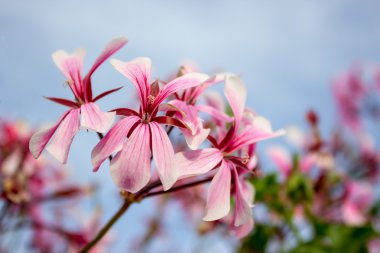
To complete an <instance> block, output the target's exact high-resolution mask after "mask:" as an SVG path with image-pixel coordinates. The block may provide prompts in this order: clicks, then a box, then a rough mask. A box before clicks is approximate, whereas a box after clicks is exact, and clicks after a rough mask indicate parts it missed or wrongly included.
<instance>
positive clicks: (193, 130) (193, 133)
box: [168, 67, 233, 150]
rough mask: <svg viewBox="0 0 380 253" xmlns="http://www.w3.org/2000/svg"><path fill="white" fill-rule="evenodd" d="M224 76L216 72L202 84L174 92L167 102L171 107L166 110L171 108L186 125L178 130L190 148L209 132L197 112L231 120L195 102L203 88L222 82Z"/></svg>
mask: <svg viewBox="0 0 380 253" xmlns="http://www.w3.org/2000/svg"><path fill="white" fill-rule="evenodd" d="M181 70H182V73H183V74H185V73H191V72H192V70H191V69H188V68H185V67H182V69H181ZM224 76H225V75H224V74H216V75H214V76H213V77H211V78H210V79H208V80H207V81H205V82H204V83H203V84H202V85H199V86H196V87H193V88H191V89H186V90H184V91H183V92H182V94H178V93H175V94H174V95H175V97H176V99H174V100H172V101H170V102H169V104H170V105H171V106H172V108H170V107H169V108H168V110H173V111H174V112H175V113H174V116H175V117H176V118H178V119H180V120H181V121H183V122H184V123H186V125H187V126H188V128H181V129H180V130H181V132H182V133H183V135H184V137H185V140H186V143H187V145H188V146H189V148H190V149H193V150H195V149H198V148H199V146H200V145H201V144H202V143H203V142H204V141H205V140H206V138H207V136H208V135H209V133H210V129H208V128H204V127H203V120H202V119H201V118H200V117H199V116H198V112H205V113H207V114H209V115H211V116H213V117H214V118H215V119H218V120H222V121H223V123H226V122H232V121H233V119H232V118H231V117H229V116H227V115H226V114H224V113H223V112H221V111H219V110H216V109H215V108H213V107H212V106H209V105H197V104H196V103H197V101H198V99H199V97H200V95H201V94H202V93H203V92H204V90H205V89H207V88H208V87H210V86H212V85H214V84H217V83H219V82H222V81H223V80H224Z"/></svg>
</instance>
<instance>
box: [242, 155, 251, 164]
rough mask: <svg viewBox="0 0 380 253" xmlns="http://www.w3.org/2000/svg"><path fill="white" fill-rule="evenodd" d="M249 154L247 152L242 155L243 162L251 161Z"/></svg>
mask: <svg viewBox="0 0 380 253" xmlns="http://www.w3.org/2000/svg"><path fill="white" fill-rule="evenodd" d="M249 158H250V157H249V155H248V154H245V155H243V156H242V157H241V159H242V160H241V162H242V163H243V164H247V163H248V162H249Z"/></svg>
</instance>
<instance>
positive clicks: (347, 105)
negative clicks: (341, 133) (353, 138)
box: [333, 68, 366, 132]
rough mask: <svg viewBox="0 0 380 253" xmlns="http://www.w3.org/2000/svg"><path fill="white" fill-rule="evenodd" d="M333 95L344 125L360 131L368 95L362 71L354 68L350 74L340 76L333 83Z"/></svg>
mask: <svg viewBox="0 0 380 253" xmlns="http://www.w3.org/2000/svg"><path fill="white" fill-rule="evenodd" d="M333 94H334V97H335V100H336V104H337V107H338V113H339V116H340V118H341V120H342V121H343V123H344V124H345V125H347V126H348V127H349V128H350V129H351V130H352V131H354V132H357V131H359V130H360V129H361V128H362V122H361V119H360V118H361V117H360V110H361V104H362V99H363V97H364V95H365V94H366V87H365V85H364V82H363V81H362V80H361V70H360V69H359V68H353V69H352V70H351V71H350V72H348V73H345V74H342V75H340V76H338V78H336V80H335V81H334V83H333Z"/></svg>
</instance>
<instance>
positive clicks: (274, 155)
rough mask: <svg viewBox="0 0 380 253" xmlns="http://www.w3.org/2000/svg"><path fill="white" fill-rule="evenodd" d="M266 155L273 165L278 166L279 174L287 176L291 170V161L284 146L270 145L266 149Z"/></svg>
mask: <svg viewBox="0 0 380 253" xmlns="http://www.w3.org/2000/svg"><path fill="white" fill-rule="evenodd" d="M268 156H269V158H270V159H271V160H272V161H273V162H274V164H275V166H276V167H278V169H279V170H280V172H281V174H282V175H283V176H284V177H288V176H289V174H290V171H291V170H292V161H291V157H290V155H289V153H288V152H287V151H286V150H285V149H284V148H280V147H272V148H269V149H268Z"/></svg>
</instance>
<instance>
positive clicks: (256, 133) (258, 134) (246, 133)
mask: <svg viewBox="0 0 380 253" xmlns="http://www.w3.org/2000/svg"><path fill="white" fill-rule="evenodd" d="M284 134H285V130H282V129H281V130H278V131H276V132H273V130H272V126H271V124H270V122H269V121H268V120H267V119H265V118H264V117H260V116H256V117H255V118H254V119H253V121H252V124H251V125H247V126H246V127H245V129H244V130H243V131H242V132H241V133H240V134H239V135H238V136H237V137H236V138H235V139H234V140H233V141H232V143H231V144H230V145H229V147H228V151H229V152H233V151H235V150H239V149H240V148H242V147H244V146H247V145H250V144H253V143H256V142H258V141H262V140H266V139H270V138H275V137H278V136H281V135H284Z"/></svg>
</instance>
